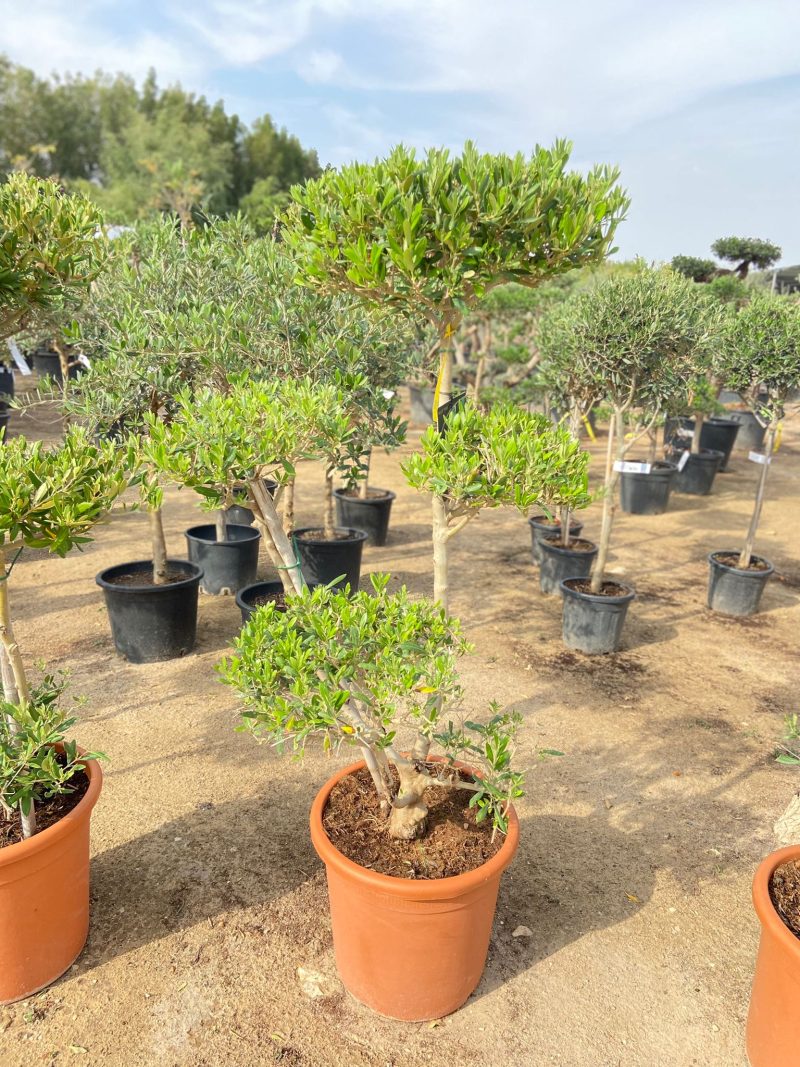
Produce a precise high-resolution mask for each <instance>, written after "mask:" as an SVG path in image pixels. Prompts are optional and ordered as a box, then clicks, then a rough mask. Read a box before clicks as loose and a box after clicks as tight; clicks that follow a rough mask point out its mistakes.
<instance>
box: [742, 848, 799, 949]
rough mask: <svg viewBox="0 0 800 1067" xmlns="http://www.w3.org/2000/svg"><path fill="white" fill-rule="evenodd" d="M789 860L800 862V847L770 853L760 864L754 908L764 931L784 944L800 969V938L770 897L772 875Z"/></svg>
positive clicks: (755, 878) (754, 895)
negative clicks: (784, 919)
mask: <svg viewBox="0 0 800 1067" xmlns="http://www.w3.org/2000/svg"><path fill="white" fill-rule="evenodd" d="M789 860H800V845H787V846H786V848H779V849H778V851H777V852H770V854H769V855H768V856H767V857H766V858H765V859H763V860H762V861H761V863H759V865H758V867H757V868H756V873H755V875H754V876H753V907H754V908H755V909H756V915H757V916H758V919H759V922H760V923H761V925H762V926H763V927H764V929H765V930H769V932H770V933H771V934H772V935H773V937H776V938H777V939H778V940H779V941H780V942H781V943H782V947H783V948H785V950H786V951H787V952H788V953H789V954H790V955H791V956H792V957H793V958H794V962H795V966H796V967H798V968H800V938H798V937H797V936H796V935H795V934H793V933H792V931H791V930H790V929H789V927H788V926H787V925H786V923H785V922H784V921H783V919H781V917H780V915H778V912H777V911H776V909H775V905H774V904H773V903H772V897H771V896H770V895H769V883H770V881H771V880H772V875H773V874H774V873H775V871H776V870H777V869H778V867H780V866H781V864H783V863H786V862H788V861H789Z"/></svg>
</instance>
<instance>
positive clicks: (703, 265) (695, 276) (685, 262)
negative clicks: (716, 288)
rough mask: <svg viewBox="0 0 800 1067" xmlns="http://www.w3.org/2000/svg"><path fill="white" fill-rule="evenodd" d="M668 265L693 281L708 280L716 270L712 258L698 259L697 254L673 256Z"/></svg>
mask: <svg viewBox="0 0 800 1067" xmlns="http://www.w3.org/2000/svg"><path fill="white" fill-rule="evenodd" d="M670 266H671V267H672V269H673V270H676V271H677V272H678V274H682V275H683V276H684V278H691V279H692V281H693V282H710V281H711V279H712V278H713V277H714V275H715V274H716V272H717V264H716V263H715V262H714V260H713V259H700V258H699V257H698V256H673V257H672V260H671V261H670Z"/></svg>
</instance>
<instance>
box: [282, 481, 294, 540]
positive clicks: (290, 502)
mask: <svg viewBox="0 0 800 1067" xmlns="http://www.w3.org/2000/svg"><path fill="white" fill-rule="evenodd" d="M294 483H295V479H294V478H292V479H290V481H288V482H287V483H286V485H285V486H284V487H283V528H284V530H285V531H286V533H287V534H288V535H289V536H291V535H292V534H293V533H294Z"/></svg>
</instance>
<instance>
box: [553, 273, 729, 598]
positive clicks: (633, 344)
mask: <svg viewBox="0 0 800 1067" xmlns="http://www.w3.org/2000/svg"><path fill="white" fill-rule="evenodd" d="M710 307H711V306H710V304H709V302H708V301H706V300H704V299H703V297H702V295H701V293H700V292H699V288H698V287H697V286H696V285H695V284H694V283H693V282H691V281H689V280H688V279H687V278H685V277H683V276H681V275H679V274H677V273H676V272H675V271H672V270H670V269H668V268H667V269H664V270H650V269H647V268H645V267H641V268H640V269H639V270H638V271H636V272H635V273H633V274H630V275H626V276H614V275H612V276H611V277H610V278H608V279H607V280H606V281H603V282H602V283H600V284H599V285H597V286H595V287H592V288H589V289H587V290H585V291H583V292H581V293H579V294H577V295H576V296H574V297H571V298H570V300H569V301H568V302H567V303H566V304H564V305H563V306H562V307H561V308H559V309H558V311H557V312H556V314H555V315H554V317H553V319H552V320H551V321H550V322H549V323H548V325H547V328H546V331H545V332H546V334H547V336H548V342H547V343H548V345H549V346H552V347H553V348H554V349H559V350H560V353H561V358H562V359H564V360H566V361H567V362H569V364H570V365H571V367H572V369H573V373H574V375H575V376H576V381H577V382H579V383H580V385H581V388H584V389H586V390H588V392H589V394H590V395H591V394H593V395H597V396H599V398H600V399H601V400H602V401H603V402H605V403H606V404H608V405H609V407H610V408H611V419H610V422H609V431H608V445H607V450H606V462H605V474H604V497H603V523H602V528H601V534H600V544H599V549H598V554H597V561H596V563H595V568H594V571H593V573H592V583H591V591H592V593H600V592H601V591H602V588H603V579H604V575H605V568H606V563H607V561H608V552H609V546H610V542H611V529H612V525H613V521H614V513H615V510H616V504H615V497H616V488H617V482H618V481H619V473H620V467H621V464H622V463H623V462H624V461H625V457H626V455H627V454H628V453H629V451H630V449H631V448H633V447H634V445H635V444H636V443H637V441H639V440H640V438H641V437H642V436H643V435H644V434H646V433H647V432H648V430H649V429H650V428H651V427H652V426H653V425H654V423H655V421H656V419H657V418H658V417H659V415H660V414H661V412H662V411H663V410H664V409H665V408H666V407H668V406H669V405H670V404H674V403H675V402H676V401H675V398H676V397H679V396H682V397H683V402H684V403H685V402H686V399H687V390H688V383H689V381H690V379H691V377H692V375H693V373H694V372H695V368H696V366H697V361H698V359H699V358H701V357H702V355H703V354H704V353H705V351H706V350H707V349H708V347H709V345H710V344H711V343H712V342H713V339H714V336H715V332H714V329H713V322H712V319H711V317H710Z"/></svg>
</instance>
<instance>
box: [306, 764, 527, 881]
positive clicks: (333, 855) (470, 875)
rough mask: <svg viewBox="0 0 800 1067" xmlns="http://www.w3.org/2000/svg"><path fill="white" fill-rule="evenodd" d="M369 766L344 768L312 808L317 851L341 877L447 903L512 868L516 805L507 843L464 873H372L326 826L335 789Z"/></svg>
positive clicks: (516, 840) (511, 809)
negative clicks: (327, 808) (346, 851)
mask: <svg viewBox="0 0 800 1067" xmlns="http://www.w3.org/2000/svg"><path fill="white" fill-rule="evenodd" d="M365 766H366V764H365V763H364V760H358V761H357V762H356V763H351V764H349V765H348V766H347V767H343V768H342V769H341V770H339V771H337V772H336V774H334V775H332V776H331V777H330V778H329V779H328V780H327V781H326V782H325V784H324V785H323V786H322V788H321V789H320V791H319V792H318V793H317V795H316V797H315V798H314V803H313V804H312V806H311V815H310V819H309V822H310V825H311V841H312V843H313V845H314V848H315V849H316V851H317V855H318V856H319V858H320V859H321V860H322V862H323V863H324V864H325V866H326V867H334V868H336V870H338V871H339V873H340V874H343V875H346V876H347V877H348V878H350V879H352V880H353V881H356V882H358V883H359V884H360V885H362V886H363V887H364V888H368V889H372V890H374V891H377V892H381V893H387V892H391V893H393V894H394V895H395V896H399V897H403V898H404V899H406V900H444V899H448V898H450V897H453V896H460V895H462V894H465V893H468V892H469V891H470V890H472V889H475V888H476V887H477V886H479V885H481V884H483V883H484V882H487V881H488V880H489V879H490V878H493V877H495V876H499V875H500V874H502V872H503V871H504V870H505V869H506V867H508V865H509V864H510V863H511V861H512V859H513V858H514V853H515V852H516V851H517V846H518V844H519V817H518V816H517V813H516V811H515V810H514V807H513V805H512V806H511V807H509V810H508V833H507V834H506V835H505V839H504V841H503V844H502V845H501V846H500V849H499V850H498V852H497V853H496V854H495V855H494V856H492V857H491V859H489V860H487V861H486V863H482V864H481V865H480V867H476V868H475V869H474V870H472V871H466V872H465V873H464V874H456V875H452V876H451V877H449V878H428V879H421V878H394V877H393V876H392V875H389V874H378V872H377V871H368V870H367V868H366V867H361V866H360V865H359V864H358V863H354V862H353V861H352V860H350V859H348V858H347V856H345V855H343V854H342V853H341V852H340V851H339V849H338V848H336V846H335V845H334V844H333V842H332V841H331V839H330V838H329V837H328V835H327V834H326V833H325V827H324V826H323V824H322V815H323V812H324V811H325V805H326V804H327V802H328V797H329V796H330V794H331V790H332V789H333V787H334V786H335V785H337V784H338V783H339V782H340V781H341V780H342V778H346V777H347V776H348V775H350V774H355V772H356V771H360V770H361V769H362V768H363V767H365Z"/></svg>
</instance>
